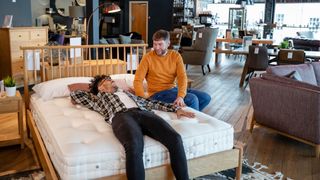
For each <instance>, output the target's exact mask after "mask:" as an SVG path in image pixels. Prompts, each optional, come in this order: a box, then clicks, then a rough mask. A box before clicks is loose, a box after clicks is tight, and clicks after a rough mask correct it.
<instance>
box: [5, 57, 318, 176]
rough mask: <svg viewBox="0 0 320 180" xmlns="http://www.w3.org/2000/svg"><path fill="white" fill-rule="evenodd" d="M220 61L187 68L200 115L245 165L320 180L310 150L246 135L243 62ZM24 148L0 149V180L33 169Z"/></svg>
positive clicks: (264, 133)
mask: <svg viewBox="0 0 320 180" xmlns="http://www.w3.org/2000/svg"><path fill="white" fill-rule="evenodd" d="M220 59H222V61H221V62H220V63H219V64H211V72H210V73H209V74H207V75H206V76H203V75H202V73H201V67H200V66H189V69H188V71H187V73H188V77H189V78H190V79H193V80H194V83H193V84H192V86H193V87H194V88H197V89H200V90H203V91H206V92H208V93H209V94H210V95H211V97H212V101H211V103H210V104H209V105H208V107H206V108H205V109H204V112H205V113H207V114H209V115H212V116H214V117H216V118H218V119H220V120H223V121H225V122H228V123H230V124H232V125H233V126H234V129H235V144H238V145H243V148H244V158H246V159H248V162H249V163H253V162H260V163H262V164H264V165H266V166H268V169H267V170H266V171H267V172H269V173H275V172H277V171H279V172H282V173H283V174H284V177H290V178H292V179H310V180H311V179H315V180H316V179H317V180H318V179H320V160H319V159H316V158H315V154H314V148H313V147H311V146H309V145H305V144H303V143H300V142H297V141H294V140H291V139H288V138H286V137H283V136H280V135H277V134H275V133H273V132H270V131H268V130H266V129H263V128H255V129H254V131H253V134H250V132H249V131H248V128H249V124H250V120H251V117H252V107H251V101H250V90H249V87H247V89H243V88H239V81H240V75H241V71H242V68H243V64H244V61H242V62H240V61H239V59H234V58H230V59H228V58H224V56H223V57H222V58H220ZM10 117H13V116H12V115H11V116H3V115H2V116H0V135H1V134H2V133H5V132H11V131H13V130H15V126H14V123H12V122H13V121H10V122H9V119H10ZM11 119H12V118H11ZM27 144H28V147H27V148H25V149H24V150H20V146H11V147H0V176H1V175H4V174H8V173H12V172H16V171H25V170H28V169H35V168H37V162H36V160H35V159H34V158H33V157H34V156H33V151H32V144H31V142H30V141H28V143H27Z"/></svg>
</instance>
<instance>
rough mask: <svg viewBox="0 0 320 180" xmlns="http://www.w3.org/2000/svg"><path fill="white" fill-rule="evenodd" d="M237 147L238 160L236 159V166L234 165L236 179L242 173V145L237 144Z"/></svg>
mask: <svg viewBox="0 0 320 180" xmlns="http://www.w3.org/2000/svg"><path fill="white" fill-rule="evenodd" d="M236 148H237V149H239V161H238V167H236V178H235V179H236V180H240V179H241V174H242V153H243V149H242V146H237V147H236Z"/></svg>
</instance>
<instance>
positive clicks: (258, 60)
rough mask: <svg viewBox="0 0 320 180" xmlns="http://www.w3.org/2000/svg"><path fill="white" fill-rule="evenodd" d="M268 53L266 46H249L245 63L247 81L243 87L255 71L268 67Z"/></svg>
mask: <svg viewBox="0 0 320 180" xmlns="http://www.w3.org/2000/svg"><path fill="white" fill-rule="evenodd" d="M268 64H269V55H268V48H267V47H266V46H256V45H251V46H249V54H248V57H247V60H246V63H245V65H244V66H245V67H244V68H246V69H247V75H248V76H247V79H246V80H247V83H246V85H245V86H244V88H246V87H247V85H248V82H249V80H250V79H251V78H252V76H253V75H254V74H255V71H265V70H266V69H267V68H268Z"/></svg>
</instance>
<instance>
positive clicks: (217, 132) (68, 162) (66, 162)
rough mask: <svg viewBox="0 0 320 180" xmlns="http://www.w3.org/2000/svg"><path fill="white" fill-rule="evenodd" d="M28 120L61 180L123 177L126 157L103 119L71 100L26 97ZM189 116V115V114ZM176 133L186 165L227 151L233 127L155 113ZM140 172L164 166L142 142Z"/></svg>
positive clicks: (160, 151) (161, 152)
mask: <svg viewBox="0 0 320 180" xmlns="http://www.w3.org/2000/svg"><path fill="white" fill-rule="evenodd" d="M30 104H31V109H32V113H33V117H34V119H35V122H36V124H37V126H38V129H39V131H40V133H41V136H42V138H43V140H44V143H45V146H46V148H47V151H48V153H49V155H50V158H51V160H52V162H53V164H54V166H55V168H56V170H57V172H58V174H59V176H60V177H61V178H62V179H68V180H69V179H92V178H98V177H103V176H110V175H114V174H119V173H123V172H125V152H124V149H123V147H122V145H121V144H120V143H119V142H118V140H117V139H116V138H115V136H114V135H113V132H112V128H111V126H110V125H109V124H107V123H106V122H105V121H104V118H103V117H102V116H101V115H100V114H98V113H96V112H94V111H91V110H88V109H87V108H84V107H81V106H79V105H77V106H74V105H72V104H71V103H70V98H67V97H66V98H56V99H53V100H49V101H43V100H42V99H41V98H39V97H38V96H37V95H33V96H32V97H31V103H30ZM188 110H191V111H194V110H192V109H189V108H188ZM155 112H156V113H157V114H158V115H160V116H161V117H163V118H164V119H165V120H166V121H167V122H168V123H169V124H171V126H172V127H173V128H174V129H175V130H176V131H177V132H179V134H180V135H181V136H182V138H183V144H184V147H185V151H186V156H187V158H188V159H192V158H195V157H200V156H204V155H207V154H211V153H215V152H219V151H224V150H228V149H232V147H233V127H232V126H231V125H230V124H227V123H225V122H223V121H220V120H217V119H215V118H214V117H211V116H208V115H206V114H204V113H201V112H198V111H194V112H196V118H194V119H187V118H182V119H179V120H178V119H177V118H176V115H175V114H174V113H169V112H161V111H155ZM143 158H144V165H145V168H150V167H155V166H159V165H161V164H165V163H167V162H169V156H168V152H167V150H166V148H165V147H164V146H162V145H161V144H160V143H158V142H157V141H155V140H153V139H151V138H149V137H146V136H145V147H144V155H143Z"/></svg>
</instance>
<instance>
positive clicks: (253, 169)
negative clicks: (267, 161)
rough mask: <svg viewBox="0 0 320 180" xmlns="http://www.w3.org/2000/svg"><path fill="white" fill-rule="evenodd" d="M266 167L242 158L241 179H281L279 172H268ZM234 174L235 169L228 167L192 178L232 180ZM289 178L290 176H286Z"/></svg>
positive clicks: (281, 175) (199, 179)
mask: <svg viewBox="0 0 320 180" xmlns="http://www.w3.org/2000/svg"><path fill="white" fill-rule="evenodd" d="M266 169H268V167H267V166H265V165H262V164H261V163H258V162H255V163H253V164H252V165H250V164H249V163H248V160H246V159H244V160H243V161H242V175H241V179H243V180H273V179H276V180H282V179H283V177H284V176H283V174H282V173H281V172H275V173H274V174H269V173H267V172H265V171H264V170H266ZM235 176H236V172H235V169H229V170H225V171H221V172H217V173H212V174H209V175H205V176H201V177H198V178H195V179H194V180H234V179H235ZM286 179H287V180H290V178H286Z"/></svg>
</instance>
